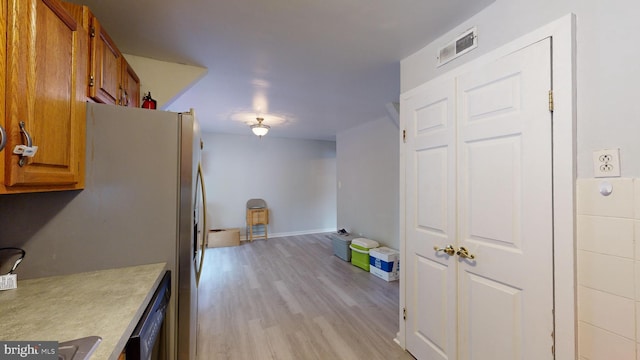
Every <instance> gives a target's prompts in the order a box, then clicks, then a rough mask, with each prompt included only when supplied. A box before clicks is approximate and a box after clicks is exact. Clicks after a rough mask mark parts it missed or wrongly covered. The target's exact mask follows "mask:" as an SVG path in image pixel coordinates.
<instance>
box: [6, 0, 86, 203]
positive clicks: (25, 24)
mask: <svg viewBox="0 0 640 360" xmlns="http://www.w3.org/2000/svg"><path fill="white" fill-rule="evenodd" d="M1 11H2V12H3V13H2V16H1V17H0V19H1V20H0V27H1V32H2V34H3V36H1V37H0V39H1V40H0V43H1V44H0V52H2V54H1V60H2V63H3V64H5V65H6V66H3V67H0V73H2V75H3V76H2V79H4V82H0V84H2V85H3V86H1V87H0V96H1V99H4V101H0V103H1V104H2V106H0V112H1V114H0V125H2V126H3V128H5V129H6V133H7V145H6V147H5V149H4V150H3V151H2V152H1V153H0V155H1V156H0V158H1V160H0V161H1V162H0V166H1V167H0V170H2V171H0V177H1V178H0V180H1V181H0V193H17V192H35V191H51V190H70V189H81V188H82V187H83V186H84V158H85V156H84V153H85V151H84V149H85V111H86V110H85V109H86V107H85V104H84V101H85V100H86V96H85V94H84V92H83V90H82V86H81V85H82V84H81V81H79V80H83V78H84V76H85V74H86V64H87V63H88V62H87V61H88V58H87V54H88V51H85V49H83V48H82V44H84V43H86V41H87V38H86V35H85V34H84V33H83V31H80V26H79V24H78V23H77V21H76V19H74V17H72V16H71V15H70V14H69V13H68V12H67V11H66V10H65V8H64V7H63V6H62V3H61V2H60V1H59V0H2V10H1ZM21 123H23V124H24V126H23V128H24V131H23V130H21V126H20V124H21ZM27 133H28V134H29V135H28V136H27ZM28 138H30V139H31V140H32V143H33V145H35V146H38V150H37V152H36V154H35V156H34V157H27V158H24V160H23V162H21V161H20V156H19V155H15V154H13V149H14V148H15V146H16V145H21V144H25V142H26V141H27V139H28Z"/></svg>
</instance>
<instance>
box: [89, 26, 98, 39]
mask: <svg viewBox="0 0 640 360" xmlns="http://www.w3.org/2000/svg"><path fill="white" fill-rule="evenodd" d="M89 36H91V37H96V28H95V26H92V27H91V31H90V32H89Z"/></svg>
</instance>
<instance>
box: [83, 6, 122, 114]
mask: <svg viewBox="0 0 640 360" xmlns="http://www.w3.org/2000/svg"><path fill="white" fill-rule="evenodd" d="M90 34H91V75H90V78H89V96H90V97H91V98H92V99H94V100H95V101H97V102H100V103H105V104H115V105H119V104H120V91H119V90H120V76H121V72H122V71H121V64H122V54H121V53H120V51H119V50H118V48H117V47H116V45H115V43H114V42H113V40H111V37H109V34H107V32H106V31H105V30H104V28H102V26H101V25H100V22H99V21H98V19H97V18H96V17H93V18H92V19H91V30H90Z"/></svg>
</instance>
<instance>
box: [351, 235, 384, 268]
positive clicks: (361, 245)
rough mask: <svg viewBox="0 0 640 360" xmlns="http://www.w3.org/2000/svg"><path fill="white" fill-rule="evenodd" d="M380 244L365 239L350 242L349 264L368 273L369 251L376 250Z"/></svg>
mask: <svg viewBox="0 0 640 360" xmlns="http://www.w3.org/2000/svg"><path fill="white" fill-rule="evenodd" d="M379 245H380V244H378V242H377V241H375V240H371V239H365V238H357V239H353V240H352V241H351V245H349V248H350V249H351V264H353V265H354V266H357V267H359V268H361V269H362V270H365V271H369V250H371V249H374V248H377V247H378V246H379Z"/></svg>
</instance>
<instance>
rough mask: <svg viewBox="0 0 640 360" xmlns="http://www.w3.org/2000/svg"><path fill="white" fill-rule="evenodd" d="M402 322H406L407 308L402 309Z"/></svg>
mask: <svg viewBox="0 0 640 360" xmlns="http://www.w3.org/2000/svg"><path fill="white" fill-rule="evenodd" d="M402 320H407V308H402Z"/></svg>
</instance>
